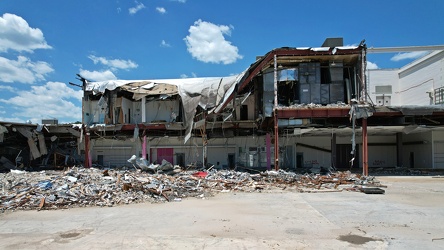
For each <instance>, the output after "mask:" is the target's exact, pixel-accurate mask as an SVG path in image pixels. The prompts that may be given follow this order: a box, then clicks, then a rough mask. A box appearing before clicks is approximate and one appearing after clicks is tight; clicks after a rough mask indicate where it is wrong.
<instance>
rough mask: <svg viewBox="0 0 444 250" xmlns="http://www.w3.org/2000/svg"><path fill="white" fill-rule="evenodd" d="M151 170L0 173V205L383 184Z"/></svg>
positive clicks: (110, 202) (62, 205)
mask: <svg viewBox="0 0 444 250" xmlns="http://www.w3.org/2000/svg"><path fill="white" fill-rule="evenodd" d="M161 172H162V171H159V170H158V171H157V172H154V173H153V172H147V171H142V170H140V169H126V170H119V169H105V170H103V169H97V168H79V167H73V168H70V169H68V170H65V171H40V172H26V171H21V170H11V172H8V173H1V174H0V180H1V183H0V185H1V186H0V190H1V194H0V198H1V199H0V201H1V203H0V210H1V211H6V210H41V209H44V210H51V209H67V208H73V207H86V206H116V205H121V204H130V203H141V202H152V203H156V202H171V201H181V200H182V199H183V198H187V197H196V198H201V199H204V198H207V197H211V196H213V195H214V194H216V193H218V192H265V191H270V192H271V191H273V190H283V189H285V190H287V191H294V192H334V191H336V192H340V191H343V190H346V191H362V188H363V187H365V186H373V187H375V186H381V185H380V183H379V182H378V181H376V180H375V179H374V178H373V177H364V176H361V175H359V174H352V173H350V172H348V171H347V172H336V173H329V174H326V175H320V174H296V173H293V172H286V171H283V170H279V171H265V172H261V173H256V174H251V173H248V172H238V171H233V170H216V169H210V170H202V171H197V170H193V171H190V170H182V169H180V168H175V169H171V170H170V171H168V172H163V173H161Z"/></svg>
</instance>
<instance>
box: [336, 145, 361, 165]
mask: <svg viewBox="0 0 444 250" xmlns="http://www.w3.org/2000/svg"><path fill="white" fill-rule="evenodd" d="M351 151H352V145H351V144H336V168H337V169H350V168H359V150H358V146H357V145H356V150H355V154H354V155H352V154H351ZM353 157H354V160H353V162H351V160H352V159H353Z"/></svg>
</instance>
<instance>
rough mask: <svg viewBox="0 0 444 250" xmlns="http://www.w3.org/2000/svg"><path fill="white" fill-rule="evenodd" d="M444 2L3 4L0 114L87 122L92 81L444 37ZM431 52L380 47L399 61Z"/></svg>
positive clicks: (241, 66)
mask: <svg viewBox="0 0 444 250" xmlns="http://www.w3.org/2000/svg"><path fill="white" fill-rule="evenodd" d="M443 9H444V2H443V1H441V0H430V1H425V2H420V1H417V2H415V1H413V2H409V3H406V2H405V1H398V0H396V1H373V2H368V1H367V2H363V1H360V2H356V1H339V2H332V1H323V0H321V1H316V2H310V1H305V2H302V1H292V0H284V1H278V2H270V1H263V0H257V1H254V2H252V1H216V0H210V1H204V0H150V1H148V0H145V1H143V0H139V1H123V0H112V1H110V0H97V1H85V0H79V1H57V0H45V1H43V0H33V1H26V0H3V1H0V120H2V121H11V122H26V121H32V122H33V123H40V122H41V120H42V119H48V118H56V119H58V120H59V122H61V123H68V122H75V121H80V120H81V97H82V91H81V89H80V88H79V87H76V86H72V85H69V84H68V83H69V82H73V83H76V84H80V81H78V80H77V79H76V73H80V74H81V75H82V76H83V77H85V78H87V79H89V80H92V81H101V80H110V79H161V78H188V77H209V76H229V75H233V74H238V73H240V72H242V71H243V70H245V69H246V68H247V67H249V66H250V64H251V63H253V62H254V61H255V59H256V56H260V55H264V54H266V53H267V52H268V51H270V50H272V49H274V48H278V47H319V46H321V45H322V43H323V41H324V40H325V38H327V37H343V38H344V45H357V44H359V43H360V42H361V41H362V40H363V39H365V40H366V44H367V46H368V47H398V46H421V45H442V44H444V42H443V41H444V33H443V32H441V31H442V24H443V23H444V16H443V15H442V10H443ZM424 53H425V52H411V53H393V54H370V55H369V56H368V61H369V63H368V67H369V68H399V67H401V66H403V65H405V64H407V63H409V62H411V61H412V60H414V59H416V58H418V57H420V56H422V55H424Z"/></svg>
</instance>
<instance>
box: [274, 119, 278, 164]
mask: <svg viewBox="0 0 444 250" xmlns="http://www.w3.org/2000/svg"><path fill="white" fill-rule="evenodd" d="M274 170H276V171H277V170H279V127H278V118H277V112H275V113H274Z"/></svg>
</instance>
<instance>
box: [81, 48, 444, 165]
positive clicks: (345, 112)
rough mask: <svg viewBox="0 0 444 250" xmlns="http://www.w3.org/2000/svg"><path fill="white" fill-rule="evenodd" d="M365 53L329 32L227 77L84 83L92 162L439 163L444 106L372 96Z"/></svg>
mask: <svg viewBox="0 0 444 250" xmlns="http://www.w3.org/2000/svg"><path fill="white" fill-rule="evenodd" d="M366 56H367V47H366V45H365V43H364V42H362V43H361V44H359V45H358V46H343V45H342V39H327V40H326V42H325V43H324V45H323V46H322V47H318V48H312V47H310V48H288V47H285V48H278V49H274V50H272V51H270V52H268V53H267V54H265V55H264V56H261V57H258V58H257V60H256V61H255V62H254V63H253V64H252V65H251V66H250V67H249V68H248V69H247V70H245V71H244V72H242V73H241V74H239V75H236V76H231V77H222V78H188V79H171V80H165V79H163V80H139V81H122V80H113V81H103V82H87V81H85V82H84V84H85V87H84V90H85V96H84V101H83V109H84V113H83V117H84V120H83V122H84V124H85V125H87V127H88V128H89V145H88V149H89V150H87V151H88V152H90V153H91V155H90V156H89V159H91V161H90V164H93V163H97V164H99V165H103V166H112V165H120V164H128V163H127V159H128V158H129V157H130V156H131V155H137V156H138V157H141V158H145V159H147V160H148V161H149V162H152V163H160V162H162V161H163V160H167V161H169V162H171V163H173V164H177V165H181V166H187V165H205V164H207V163H208V164H209V163H211V165H214V167H216V168H235V167H242V168H249V169H262V170H263V169H272V168H275V169H277V168H284V169H298V168H311V169H322V168H330V167H334V168H339V169H340V168H351V167H354V168H363V169H364V170H365V169H366V168H367V167H370V168H372V167H395V166H402V167H412V168H413V167H414V168H440V167H442V165H441V158H440V157H442V156H440V155H441V154H442V153H443V152H441V151H442V149H441V147H440V146H439V145H440V144H439V143H440V142H439V139H438V138H442V136H443V133H444V132H443V130H442V129H443V128H442V124H443V122H444V120H443V118H444V116H443V114H444V113H443V107H442V105H441V106H440V105H420V107H418V106H411V105H406V103H401V105H400V108H399V107H398V108H391V107H388V106H387V105H384V106H382V105H377V104H375V103H373V101H372V99H371V98H369V97H370V96H369V94H368V91H369V87H368V82H367V75H366V72H367V69H366V62H367V60H366ZM441 58H442V56H441ZM425 60H426V59H425ZM440 60H441V62H442V59H440ZM438 61H439V60H438ZM414 63H415V62H414ZM418 63H419V64H421V62H418ZM423 64H424V63H423ZM441 74H442V73H441ZM372 83H373V82H372ZM389 84H392V83H389ZM434 84H435V86H443V85H444V84H443V82H442V78H441V80H436V81H435V83H434ZM406 152H408V153H406ZM430 152H432V153H430ZM275 156H277V157H275ZM364 173H366V172H364Z"/></svg>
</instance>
